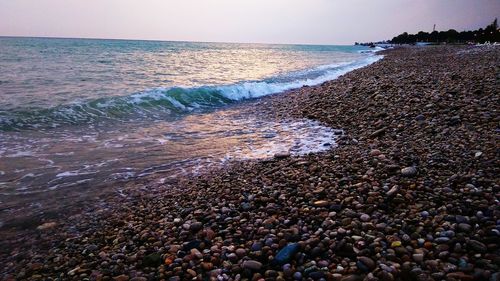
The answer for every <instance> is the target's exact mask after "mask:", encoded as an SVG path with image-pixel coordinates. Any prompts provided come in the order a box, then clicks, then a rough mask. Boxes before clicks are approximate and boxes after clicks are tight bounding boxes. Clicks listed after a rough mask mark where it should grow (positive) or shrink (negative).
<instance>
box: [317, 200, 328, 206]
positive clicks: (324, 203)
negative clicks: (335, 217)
mask: <svg viewBox="0 0 500 281" xmlns="http://www.w3.org/2000/svg"><path fill="white" fill-rule="evenodd" d="M313 205H314V206H315V207H327V206H329V205H330V202H329V201H326V200H319V201H314V203H313Z"/></svg>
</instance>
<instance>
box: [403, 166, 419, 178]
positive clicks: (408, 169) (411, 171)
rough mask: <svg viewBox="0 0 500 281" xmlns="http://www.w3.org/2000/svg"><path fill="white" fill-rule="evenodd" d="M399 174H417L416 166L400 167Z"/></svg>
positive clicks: (410, 175) (408, 175)
mask: <svg viewBox="0 0 500 281" xmlns="http://www.w3.org/2000/svg"><path fill="white" fill-rule="evenodd" d="M401 175H402V176H403V177H413V176H415V175H417V168H415V167H406V168H403V169H401Z"/></svg>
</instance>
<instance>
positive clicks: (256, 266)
mask: <svg viewBox="0 0 500 281" xmlns="http://www.w3.org/2000/svg"><path fill="white" fill-rule="evenodd" d="M242 266H243V268H246V269H250V270H253V271H259V270H260V269H261V268H262V263H260V262H258V261H255V260H247V261H244V262H243V265H242Z"/></svg>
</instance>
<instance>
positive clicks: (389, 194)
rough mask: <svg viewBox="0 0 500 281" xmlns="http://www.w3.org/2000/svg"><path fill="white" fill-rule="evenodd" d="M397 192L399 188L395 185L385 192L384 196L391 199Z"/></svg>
mask: <svg viewBox="0 0 500 281" xmlns="http://www.w3.org/2000/svg"><path fill="white" fill-rule="evenodd" d="M398 191H399V187H398V186H397V185H395V186H393V187H392V188H391V189H390V190H389V191H387V193H386V195H387V196H388V197H392V196H394V195H396V194H397V193H398Z"/></svg>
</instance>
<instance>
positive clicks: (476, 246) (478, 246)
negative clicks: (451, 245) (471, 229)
mask: <svg viewBox="0 0 500 281" xmlns="http://www.w3.org/2000/svg"><path fill="white" fill-rule="evenodd" d="M467 245H468V246H469V247H470V248H471V249H472V250H474V251H476V252H478V253H486V251H487V250H488V248H487V247H486V245H484V244H483V243H481V242H479V241H477V240H472V239H471V240H469V242H467Z"/></svg>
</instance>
